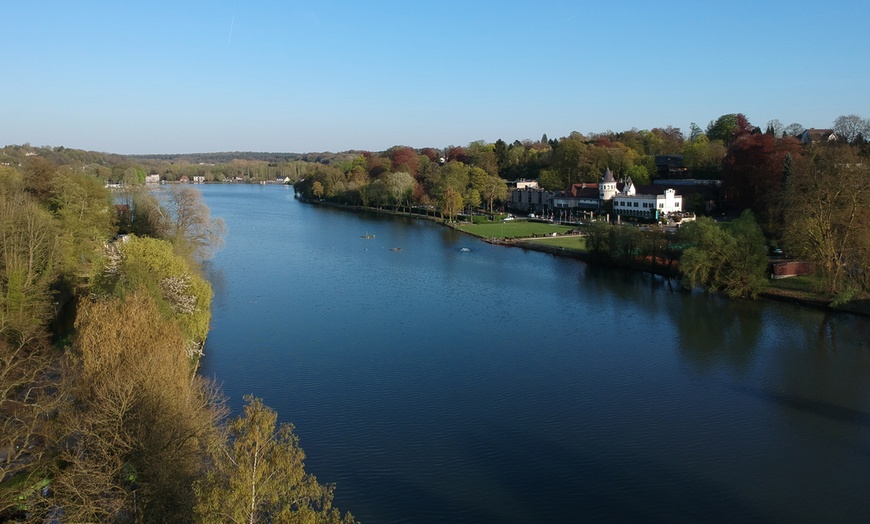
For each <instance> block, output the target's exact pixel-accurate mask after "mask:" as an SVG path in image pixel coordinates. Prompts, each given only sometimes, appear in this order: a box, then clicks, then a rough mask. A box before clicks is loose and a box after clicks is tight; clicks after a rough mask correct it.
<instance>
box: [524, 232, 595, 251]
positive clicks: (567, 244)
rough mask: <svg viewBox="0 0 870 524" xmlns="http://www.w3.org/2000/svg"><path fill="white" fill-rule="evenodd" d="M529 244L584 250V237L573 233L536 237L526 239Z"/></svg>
mask: <svg viewBox="0 0 870 524" xmlns="http://www.w3.org/2000/svg"><path fill="white" fill-rule="evenodd" d="M527 242H528V243H529V244H541V245H544V246H552V247H561V248H564V249H570V250H572V251H583V252H585V251H586V239H585V238H584V237H579V236H575V235H571V236H565V237H554V238H550V237H546V238H536V239H534V240H529V241H527Z"/></svg>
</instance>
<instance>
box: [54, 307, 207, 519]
mask: <svg viewBox="0 0 870 524" xmlns="http://www.w3.org/2000/svg"><path fill="white" fill-rule="evenodd" d="M183 344H184V337H183V335H182V333H181V331H180V330H179V329H178V328H177V327H176V326H174V325H173V324H171V323H170V324H167V323H166V322H165V321H164V319H163V317H162V315H161V314H160V313H159V311H158V310H157V307H156V305H155V304H154V302H153V300H151V298H149V297H147V296H145V295H141V294H134V295H130V296H127V297H126V298H124V299H120V300H119V299H109V300H97V301H87V302H85V303H83V304H82V305H81V307H80V310H79V315H78V318H77V320H76V339H75V342H74V345H73V351H72V353H70V354H69V357H68V359H67V360H66V362H65V365H64V369H63V377H64V380H63V385H62V387H61V395H62V396H63V398H65V399H66V400H67V402H66V403H65V408H64V409H62V410H61V411H60V412H59V415H58V417H59V427H60V428H62V432H61V433H60V435H59V436H58V438H57V439H56V441H55V442H54V447H55V448H56V449H57V450H58V453H59V456H58V460H57V461H56V463H55V464H56V467H55V468H54V471H53V478H54V480H53V482H52V491H51V496H50V497H51V498H50V500H49V501H48V503H49V504H51V505H53V506H55V507H61V508H63V514H64V519H65V520H66V521H69V522H96V521H99V522H115V521H118V520H131V521H137V522H171V521H178V522H180V521H185V520H187V519H188V518H189V516H190V515H191V514H192V505H193V492H192V485H193V482H194V480H195V479H196V477H197V475H198V474H199V472H200V469H201V467H202V464H203V460H204V453H205V452H206V450H208V449H212V448H213V447H214V444H215V443H216V442H217V440H216V439H215V437H216V436H217V435H216V433H215V432H214V429H215V428H216V427H217V420H218V418H219V417H220V416H221V411H220V409H219V407H216V406H219V404H217V403H215V402H214V398H215V397H214V390H213V388H211V386H209V385H208V384H207V383H206V382H204V381H203V380H202V379H200V378H198V377H196V376H195V375H194V373H193V368H192V367H191V366H190V363H189V361H188V360H187V358H186V357H185V355H184V353H183V351H182V350H181V348H182V346H183Z"/></svg>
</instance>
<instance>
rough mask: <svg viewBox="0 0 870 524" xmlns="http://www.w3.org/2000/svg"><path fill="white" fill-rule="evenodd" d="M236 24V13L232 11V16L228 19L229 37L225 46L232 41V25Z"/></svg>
mask: <svg viewBox="0 0 870 524" xmlns="http://www.w3.org/2000/svg"><path fill="white" fill-rule="evenodd" d="M234 25H236V13H235V12H233V18H232V20H230V37H229V38H228V39H227V46H229V45H230V44H232V43H233V26H234Z"/></svg>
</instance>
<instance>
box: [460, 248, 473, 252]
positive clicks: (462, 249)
mask: <svg viewBox="0 0 870 524" xmlns="http://www.w3.org/2000/svg"><path fill="white" fill-rule="evenodd" d="M459 251H460V252H461V253H468V252H469V251H471V250H470V249H468V248H467V247H463V248H461V249H460V250H459Z"/></svg>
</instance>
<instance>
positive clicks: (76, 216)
mask: <svg viewBox="0 0 870 524" xmlns="http://www.w3.org/2000/svg"><path fill="white" fill-rule="evenodd" d="M50 206H51V210H52V211H53V212H54V214H55V216H57V218H58V219H59V222H60V229H61V232H60V236H59V238H60V241H61V242H63V244H64V248H63V251H64V253H65V254H66V256H67V258H66V261H65V265H66V267H67V268H68V270H69V271H71V272H76V273H79V274H83V273H84V274H86V271H87V269H88V268H89V267H90V264H91V263H92V262H93V261H94V259H95V258H96V257H97V256H99V253H100V250H101V249H102V247H103V245H104V244H105V243H106V242H107V241H108V240H109V239H110V238H111V237H112V236H113V235H114V233H115V232H116V224H115V217H116V213H115V210H114V206H113V205H112V200H111V193H110V192H109V190H108V189H106V188H105V186H103V184H102V183H101V182H100V181H99V180H97V179H96V178H94V177H92V176H89V175H85V174H82V173H73V172H70V171H69V170H62V171H61V172H60V173H58V175H57V176H56V177H55V178H54V180H53V182H52V187H51V198H50Z"/></svg>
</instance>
